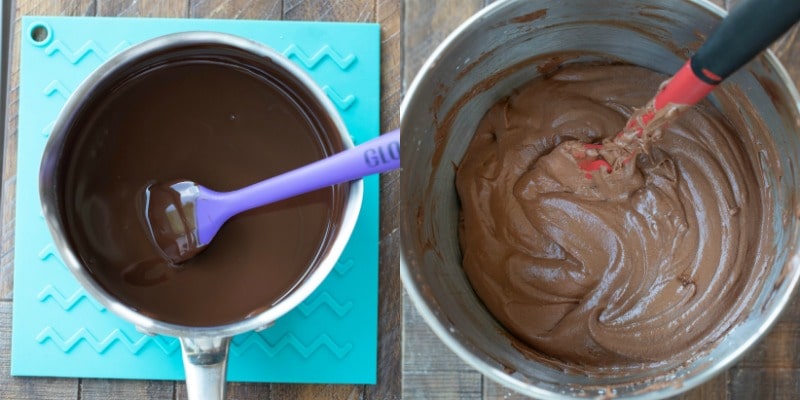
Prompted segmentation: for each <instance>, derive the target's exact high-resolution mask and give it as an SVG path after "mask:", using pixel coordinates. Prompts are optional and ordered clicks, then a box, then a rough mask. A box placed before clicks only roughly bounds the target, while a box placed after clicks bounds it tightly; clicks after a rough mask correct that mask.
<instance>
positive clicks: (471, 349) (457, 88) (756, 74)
mask: <svg viewBox="0 0 800 400" xmlns="http://www.w3.org/2000/svg"><path fill="white" fill-rule="evenodd" d="M723 15H724V12H723V10H721V9H720V8H718V7H717V6H715V5H713V4H711V3H708V2H706V1H697V0H680V1H677V0H604V1H586V0H519V1H517V0H507V1H499V2H497V3H494V4H492V5H491V6H490V7H487V8H486V9H484V10H482V11H481V12H480V13H478V14H477V15H475V16H473V17H472V18H471V19H470V20H468V21H467V22H465V23H464V24H463V25H462V26H461V27H459V28H458V29H457V30H456V31H455V32H453V33H452V34H451V35H450V36H449V37H448V38H447V40H445V42H444V43H442V44H441V45H440V46H439V48H438V49H437V50H436V51H435V52H434V53H433V54H432V55H431V56H430V58H429V59H428V61H427V62H426V63H425V65H424V66H423V67H422V70H421V71H420V73H419V74H418V76H417V77H416V79H415V80H414V82H413V83H412V85H411V86H410V88H409V90H408V93H407V95H406V98H405V100H404V102H403V104H402V106H401V128H400V129H401V131H402V132H403V136H402V145H401V146H402V147H401V165H402V168H403V170H402V175H401V180H400V189H401V198H400V204H401V211H400V212H401V225H400V235H401V243H402V244H401V246H402V249H401V276H402V279H403V283H404V285H405V287H406V290H407V291H408V294H409V296H410V298H411V300H412V301H413V303H414V304H415V305H416V307H417V309H418V310H419V312H420V313H421V314H422V316H423V317H424V319H425V321H426V322H427V323H428V324H429V325H430V327H431V328H432V329H433V331H434V332H435V333H436V334H437V335H438V336H439V338H441V340H442V341H443V342H444V343H445V344H446V345H447V346H449V347H450V349H451V350H453V351H454V352H455V353H456V354H458V355H459V356H460V357H461V358H462V359H464V361H466V362H467V363H468V364H470V365H471V366H472V367H474V368H475V369H477V370H479V371H480V372H482V373H483V374H484V375H486V376H487V377H488V378H490V379H492V380H494V381H497V382H499V383H501V384H503V385H505V386H507V387H508V388H511V389H514V390H516V391H519V392H521V393H524V394H527V395H530V396H535V397H542V398H548V399H554V398H585V397H593V398H595V397H604V396H612V397H631V398H662V397H666V396H671V395H675V394H678V393H680V392H683V391H686V390H689V389H690V388H692V387H695V386H697V385H699V384H701V383H702V382H704V381H707V380H708V379H710V378H711V377H713V376H714V375H715V374H717V373H719V372H721V371H723V370H725V369H726V368H728V367H729V366H731V365H732V364H733V363H734V362H735V361H736V360H737V359H738V358H739V357H740V356H741V355H742V354H743V353H744V352H745V351H746V350H747V349H748V348H750V347H752V345H753V344H754V343H755V342H756V341H757V340H759V339H760V338H761V337H762V336H763V335H764V334H765V332H766V331H767V330H768V329H769V327H770V326H771V325H772V324H773V323H774V321H775V320H776V318H777V317H778V315H779V313H780V312H781V310H782V309H783V308H784V306H785V305H786V303H787V301H788V300H789V298H790V296H791V294H792V292H793V291H794V289H795V287H796V285H797V281H798V277H800V255H799V254H798V228H800V224H798V220H797V218H795V214H796V211H795V210H796V208H797V206H796V204H795V201H796V200H795V199H796V198H797V195H798V187H800V176H798V174H797V172H796V170H795V169H794V167H793V166H794V165H797V164H798V161H800V160H798V156H800V135H798V134H799V133H800V101H799V100H798V99H799V98H800V97H798V93H797V90H796V88H795V86H794V84H793V83H792V82H791V80H790V79H789V78H788V75H787V74H786V72H785V71H784V69H783V68H782V67H781V66H780V63H779V62H778V61H777V59H776V58H775V56H774V55H773V54H771V53H769V52H767V53H765V54H763V55H761V56H759V57H758V58H757V59H756V60H754V61H753V62H751V63H750V64H749V65H748V66H747V67H745V68H744V69H743V70H741V71H739V72H738V73H737V74H735V75H734V76H733V77H731V78H730V80H729V81H728V82H726V83H725V84H724V85H723V86H722V87H720V88H718V89H717V90H721V91H728V94H731V93H733V92H731V91H736V92H740V95H739V96H738V97H736V96H734V98H736V102H722V101H719V99H718V98H716V97H715V96H712V97H711V99H712V102H713V103H714V104H715V105H717V106H718V107H719V108H720V109H721V110H722V112H723V113H725V114H726V115H729V116H730V115H737V116H738V117H743V118H744V120H745V121H746V123H747V124H748V125H749V127H750V128H753V129H750V132H749V133H748V134H746V135H745V137H744V138H743V140H745V141H746V142H748V141H749V142H751V143H756V142H759V141H761V142H762V143H766V142H769V141H768V140H766V141H765V140H763V139H764V138H765V135H770V136H771V140H772V141H773V142H774V143H775V146H773V147H772V150H770V151H766V152H765V153H764V154H763V155H758V154H754V155H752V156H753V157H751V158H752V159H754V160H759V159H761V158H759V157H761V156H767V157H777V158H778V159H779V160H780V165H781V166H782V168H783V171H775V170H770V169H767V168H760V167H758V166H757V168H756V170H757V172H758V173H760V174H762V178H761V179H763V180H764V181H765V182H767V183H768V188H769V189H768V193H767V195H766V196H764V198H765V201H771V202H774V203H775V210H776V212H775V215H773V216H771V217H770V218H771V221H772V222H771V225H770V228H771V229H772V230H774V232H775V243H774V249H775V251H776V254H775V255H774V262H772V263H770V264H769V265H753V268H761V269H763V270H764V271H765V272H766V273H765V278H764V279H765V281H764V283H763V285H761V286H760V288H761V290H760V293H759V294H758V296H757V298H756V300H755V303H754V304H753V306H752V308H751V311H750V312H749V313H748V314H747V315H746V318H745V319H744V320H743V321H742V322H741V323H740V324H738V325H737V326H735V327H734V328H733V329H732V330H731V331H730V332H729V333H728V334H727V335H726V336H725V337H724V338H723V340H721V341H719V342H718V343H717V344H716V345H715V346H714V347H713V348H712V349H709V350H708V351H706V352H704V353H702V354H698V356H697V357H696V358H695V359H694V360H691V361H689V362H688V363H685V364H683V365H678V366H676V365H672V366H665V367H663V368H654V369H649V370H645V371H642V372H641V373H637V374H633V375H626V376H616V377H603V378H590V377H586V376H581V375H575V374H570V373H565V372H562V371H560V370H555V369H553V368H550V367H548V366H547V365H544V364H541V363H538V362H535V361H532V360H530V359H528V358H526V357H525V356H524V355H523V354H522V353H521V352H520V351H518V350H517V349H516V348H515V347H514V346H512V345H511V342H510V340H509V338H508V336H507V334H506V333H504V330H503V328H502V327H501V326H500V325H499V324H498V323H497V322H496V321H495V320H494V319H493V318H492V316H491V315H490V314H489V313H488V311H486V309H485V308H484V306H483V305H482V303H481V302H480V300H479V299H478V298H477V296H476V295H475V293H474V292H473V290H472V288H471V286H470V284H469V282H468V280H467V278H466V276H465V274H464V272H463V270H462V268H461V252H460V249H459V242H458V212H459V206H458V197H457V194H456V191H455V184H454V177H455V169H454V168H453V166H454V165H457V164H458V163H459V162H460V160H461V158H462V156H463V154H464V151H465V150H466V148H467V145H468V143H469V141H470V139H471V137H472V134H473V133H474V131H475V128H476V126H477V123H478V122H479V121H480V119H481V118H482V116H483V115H484V113H485V112H486V110H488V108H489V107H490V106H491V105H493V104H494V103H495V102H496V101H497V100H499V99H500V98H502V97H504V96H507V95H508V94H510V93H511V91H512V89H513V88H515V87H517V86H519V85H521V84H523V83H525V82H527V81H529V80H531V79H533V78H534V77H536V76H538V75H539V70H540V69H542V68H545V69H546V68H547V65H543V64H542V63H541V62H534V61H532V60H536V59H539V60H541V59H542V58H546V56H547V55H548V54H555V53H562V54H563V53H564V52H568V53H570V54H571V56H570V57H569V58H568V59H566V58H565V59H559V58H557V57H555V58H552V59H551V60H550V62H551V63H559V62H580V61H588V60H597V59H615V60H621V61H624V62H628V63H632V64H637V65H641V66H644V67H647V68H650V69H653V70H656V71H660V72H663V73H666V74H672V73H674V72H675V71H676V70H677V69H678V68H679V67H680V65H681V64H682V63H683V61H685V59H686V58H688V57H689V55H690V54H691V52H692V50H693V49H696V48H697V47H698V46H699V45H700V44H701V43H702V41H703V39H704V38H705V37H707V35H708V34H709V33H710V31H711V30H712V29H713V27H714V26H715V24H716V23H717V22H718V21H719V20H720V18H721V17H722V16H723ZM718 93H720V92H718ZM744 103H750V104H751V105H752V106H753V108H754V109H755V110H756V111H755V114H754V115H749V114H747V112H744V114H742V111H741V110H745V109H746V108H747V107H739V105H741V104H744ZM738 117H737V118H738ZM759 120H760V121H761V123H763V124H765V126H766V127H767V128H768V129H767V131H763V130H761V129H758V126H759V122H758V121H759ZM442 130H444V132H441V131H442ZM437 131H439V134H437ZM755 147H756V148H758V146H755ZM787 215H788V218H787ZM653 345H654V346H657V345H658V344H657V343H654V344H653Z"/></svg>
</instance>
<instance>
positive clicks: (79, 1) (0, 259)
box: [0, 0, 96, 300]
mask: <svg viewBox="0 0 800 400" xmlns="http://www.w3.org/2000/svg"><path fill="white" fill-rule="evenodd" d="M95 1H96V0H62V1H60V2H55V1H47V0H23V1H17V2H15V4H14V7H12V10H14V15H12V16H11V17H13V26H12V27H11V29H10V35H11V38H10V41H9V43H10V45H9V53H10V59H9V61H10V64H9V68H8V71H9V77H8V96H7V100H6V102H7V104H6V120H5V124H6V132H5V138H4V141H5V145H4V153H3V187H2V192H3V193H2V197H3V199H2V234H1V235H0V299H3V300H7V299H11V293H12V290H13V266H14V258H13V252H14V226H15V222H16V221H15V215H14V209H15V207H16V199H15V197H16V178H17V112H18V110H19V62H20V60H19V52H20V47H19V46H20V40H18V38H20V36H21V31H20V30H21V23H22V18H21V17H22V16H23V15H69V16H80V15H94V13H95V8H96V3H95Z"/></svg>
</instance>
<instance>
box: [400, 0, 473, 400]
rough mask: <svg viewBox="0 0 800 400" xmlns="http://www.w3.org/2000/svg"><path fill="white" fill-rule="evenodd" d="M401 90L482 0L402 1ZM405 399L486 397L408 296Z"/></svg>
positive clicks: (463, 365) (405, 306)
mask: <svg viewBox="0 0 800 400" xmlns="http://www.w3.org/2000/svg"><path fill="white" fill-rule="evenodd" d="M403 1H404V10H403V14H404V17H403V21H402V22H403V26H402V32H403V35H402V36H403V37H402V48H403V66H402V70H401V74H402V87H403V88H404V89H405V88H407V87H408V85H409V84H410V83H411V81H412V80H413V78H414V76H415V75H416V73H417V71H418V70H419V68H420V66H421V65H422V63H423V62H424V61H425V59H426V58H427V57H428V55H429V54H431V53H432V52H433V50H434V49H435V48H436V46H437V45H438V44H439V43H440V42H441V41H442V40H443V39H444V38H445V37H446V36H447V35H448V34H449V33H450V32H451V31H452V30H453V29H454V28H456V27H457V26H458V25H459V24H460V23H461V22H463V21H464V20H466V19H467V18H469V16H471V15H472V14H473V13H475V12H476V11H478V10H479V9H480V8H481V7H482V6H483V5H484V1H483V0H464V1H460V0H442V1H437V2H429V1H424V0H423V1H420V0H403ZM402 343H403V388H402V390H403V391H402V393H403V398H408V399H457V398H460V399H481V398H483V388H482V383H483V382H482V381H483V379H484V378H483V376H482V375H481V374H480V373H479V372H477V371H475V370H473V369H471V368H470V367H468V366H467V365H466V364H465V363H464V362H463V361H461V360H460V359H459V358H458V357H457V356H456V355H455V354H453V353H452V352H451V351H450V350H449V349H447V348H446V347H445V345H444V344H443V343H442V342H441V341H440V340H439V339H438V338H437V337H436V336H435V335H434V334H433V332H432V331H431V330H430V329H429V328H428V327H427V325H426V324H425V322H424V321H423V320H422V318H421V316H419V314H418V313H417V312H416V310H415V309H414V306H413V305H412V304H411V303H410V301H409V299H408V297H407V296H406V295H404V296H403V337H402Z"/></svg>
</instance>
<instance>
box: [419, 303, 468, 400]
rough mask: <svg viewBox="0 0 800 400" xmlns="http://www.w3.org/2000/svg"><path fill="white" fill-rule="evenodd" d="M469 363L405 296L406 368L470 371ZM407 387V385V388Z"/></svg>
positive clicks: (428, 370) (421, 370)
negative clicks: (457, 353) (423, 317)
mask: <svg viewBox="0 0 800 400" xmlns="http://www.w3.org/2000/svg"><path fill="white" fill-rule="evenodd" d="M470 370H472V367H470V366H469V365H467V364H466V363H465V362H463V361H461V359H460V358H459V357H458V356H457V355H456V354H455V353H453V352H452V351H450V349H449V348H448V347H447V346H445V344H444V343H443V342H442V341H441V340H439V337H437V336H436V334H434V333H433V331H432V330H431V329H430V328H429V327H428V325H427V324H426V323H425V320H423V319H422V316H421V315H420V314H419V313H418V312H417V310H416V309H415V308H414V305H413V304H411V299H409V298H408V295H406V294H404V295H403V371H405V372H418V373H427V372H433V371H450V372H451V373H452V374H453V375H454V376H455V375H457V374H456V373H457V372H462V371H470ZM404 390H405V387H404Z"/></svg>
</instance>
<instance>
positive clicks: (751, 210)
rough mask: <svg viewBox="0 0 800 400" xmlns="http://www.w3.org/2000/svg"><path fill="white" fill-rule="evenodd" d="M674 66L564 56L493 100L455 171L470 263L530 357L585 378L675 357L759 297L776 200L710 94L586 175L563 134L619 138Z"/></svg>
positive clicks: (701, 343)
mask: <svg viewBox="0 0 800 400" xmlns="http://www.w3.org/2000/svg"><path fill="white" fill-rule="evenodd" d="M665 78H666V76H663V75H660V74H657V73H655V72H652V71H649V70H646V69H643V68H640V67H634V66H627V65H572V66H566V67H563V68H562V69H561V70H559V71H556V72H555V73H553V74H552V75H550V76H547V77H546V78H539V79H536V80H534V81H532V82H530V83H529V84H527V85H525V86H523V87H520V88H518V89H516V90H515V92H514V93H513V94H512V95H511V96H510V97H508V98H505V99H503V100H501V101H500V102H499V103H497V104H496V105H495V106H493V107H492V108H491V109H490V110H489V111H488V112H487V113H486V115H485V116H484V118H483V120H482V121H481V122H480V124H479V126H478V128H477V131H476V132H475V135H474V137H473V139H472V142H471V143H470V145H469V147H468V149H467V151H466V153H465V155H464V158H463V160H462V162H461V163H460V165H459V167H458V171H457V175H456V185H457V190H458V194H459V198H460V201H461V206H462V210H461V216H462V223H461V226H460V242H461V248H462V252H463V268H464V270H465V272H466V274H467V277H468V278H469V281H470V283H471V284H472V287H473V288H474V290H475V292H476V293H477V295H478V297H479V298H480V299H481V300H482V301H483V303H484V304H485V305H486V307H487V308H488V310H489V311H490V312H491V314H492V315H494V317H495V318H496V319H497V320H498V321H499V322H500V323H501V324H502V325H503V326H504V327H505V328H506V329H507V330H508V331H509V332H510V334H511V335H512V336H513V338H514V343H515V346H517V347H518V348H520V349H523V350H524V351H525V352H526V353H528V354H530V355H531V357H534V358H536V359H539V360H543V361H546V362H547V363H551V364H556V365H558V366H560V367H562V368H565V369H568V370H573V371H580V372H582V373H586V374H589V375H595V374H604V375H605V374H607V373H614V371H621V370H631V369H634V370H635V369H639V368H642V367H646V366H648V365H665V364H666V365H670V364H671V365H675V364H676V363H681V362H685V361H687V360H689V359H691V358H692V356H693V355H694V354H697V353H698V352H700V351H702V350H704V349H706V348H708V347H709V346H711V345H712V344H714V343H715V342H716V341H717V340H719V339H720V338H721V337H722V336H723V335H724V333H725V332H727V331H728V330H729V329H730V327H731V326H732V325H733V324H734V323H735V322H736V321H738V320H740V319H741V317H742V314H743V313H744V312H745V310H746V309H747V304H750V303H751V302H752V299H753V293H757V290H754V289H757V288H758V285H759V283H758V281H759V276H760V273H761V272H760V269H759V268H758V266H756V265H754V260H757V259H760V258H761V254H763V253H769V252H770V251H771V250H770V248H769V246H770V243H771V242H772V240H771V239H770V238H769V237H768V236H769V235H771V233H770V232H764V231H763V230H762V226H763V225H762V221H763V220H765V219H769V216H770V215H772V213H773V211H774V210H773V207H774V205H773V204H772V203H771V202H770V201H765V199H763V198H762V193H764V185H765V183H764V182H763V180H761V179H759V175H758V172H757V169H758V168H759V167H760V166H759V165H758V161H754V160H753V159H752V158H751V156H750V154H752V153H751V152H749V151H748V149H747V148H746V146H745V145H744V142H743V140H742V137H743V135H742V134H741V133H740V132H737V131H736V130H735V129H734V128H733V127H732V126H731V124H730V123H729V121H728V120H727V119H726V118H725V116H723V115H722V114H721V113H719V112H718V111H717V110H716V109H715V108H714V107H713V106H712V105H711V104H710V103H708V102H706V101H704V102H702V103H700V104H699V105H697V106H695V107H692V108H691V109H688V110H686V111H685V112H684V113H683V115H682V116H681V117H680V118H679V119H678V120H676V121H673V122H672V123H671V124H670V125H669V126H668V127H667V128H666V129H665V131H664V132H663V136H662V137H661V138H660V139H658V140H656V141H653V142H652V143H649V146H648V148H647V149H646V151H645V152H642V153H641V154H639V155H638V158H637V159H636V160H635V162H629V163H626V164H620V165H619V168H615V169H614V170H613V171H612V172H611V173H608V172H606V171H605V170H601V171H600V170H599V171H596V172H594V173H593V174H592V175H591V176H590V177H587V176H586V174H585V172H584V171H581V170H579V169H578V168H576V165H575V160H574V159H573V158H572V156H571V155H570V154H569V152H568V149H567V148H566V147H565V146H559V144H561V143H566V142H569V141H571V140H577V141H580V142H584V143H592V142H599V141H600V140H602V139H603V138H608V137H613V136H614V135H616V133H617V132H619V131H620V130H621V129H622V127H623V126H624V125H625V123H626V121H627V120H628V118H629V117H630V115H631V113H632V111H633V110H634V108H635V107H641V106H643V105H644V104H645V103H646V102H647V101H648V100H650V99H651V98H652V96H653V95H654V94H655V93H656V91H657V90H658V87H659V84H660V83H661V82H662V81H663V80H664V79H665ZM554 149H555V150H554Z"/></svg>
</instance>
